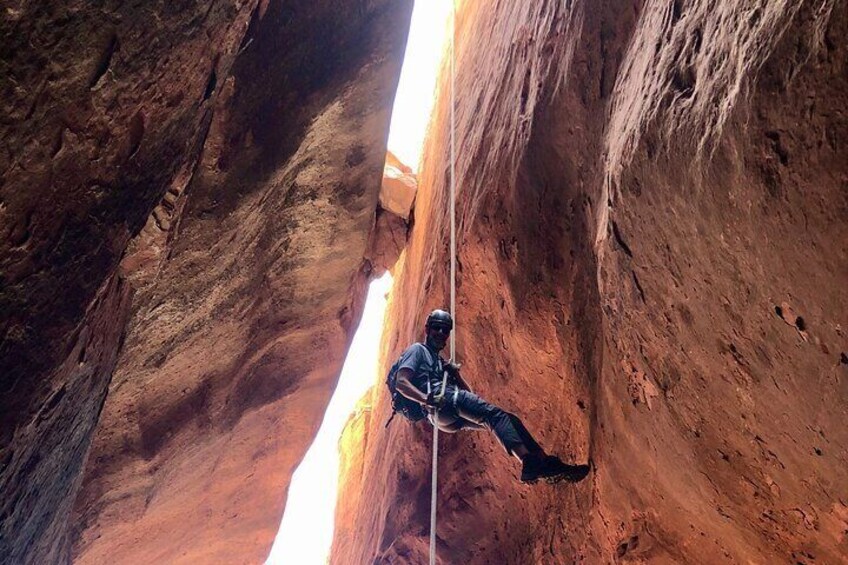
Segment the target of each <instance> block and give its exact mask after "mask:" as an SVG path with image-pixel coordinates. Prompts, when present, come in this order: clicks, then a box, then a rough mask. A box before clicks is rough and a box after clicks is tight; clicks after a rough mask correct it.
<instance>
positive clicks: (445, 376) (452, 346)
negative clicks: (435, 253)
mask: <svg viewBox="0 0 848 565" xmlns="http://www.w3.org/2000/svg"><path fill="white" fill-rule="evenodd" d="M451 9H452V12H451V44H450V80H451V85H450V231H451V233H450V314H451V316H452V317H453V331H452V332H451V334H450V360H451V361H453V360H454V359H455V355H456V151H455V139H454V135H455V134H454V130H455V127H454V120H455V115H454V112H455V106H456V96H455V87H456V73H455V69H454V65H455V56H456V53H455V46H456V1H455V0H451ZM447 380H448V374H447V371H445V370H444V369H443V370H442V389H441V391H440V393H441V396H444V395H445V393H446V392H447ZM438 421H439V409H438V408H437V409H436V410H435V411H434V414H433V476H432V483H431V484H432V491H431V496H430V565H436V502H437V499H438V491H439V489H438V470H439V427H438V425H437V422H438Z"/></svg>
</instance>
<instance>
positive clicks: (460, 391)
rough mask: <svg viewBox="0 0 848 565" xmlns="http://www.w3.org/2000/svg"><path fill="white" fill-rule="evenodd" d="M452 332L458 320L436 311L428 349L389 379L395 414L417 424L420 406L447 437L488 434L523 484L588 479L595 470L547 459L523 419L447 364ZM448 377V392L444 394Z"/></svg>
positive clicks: (414, 350) (416, 350)
mask: <svg viewBox="0 0 848 565" xmlns="http://www.w3.org/2000/svg"><path fill="white" fill-rule="evenodd" d="M451 330H453V318H451V315H450V314H449V313H447V312H445V311H444V310H433V312H431V313H430V315H429V316H427V322H426V324H425V335H426V338H425V341H424V343H414V344H412V345H410V346H409V347H408V348H407V349H406V351H404V353H403V355H401V357H400V359H399V360H398V362H397V363H396V364H395V366H394V367H392V372H390V374H389V388H390V389H391V390H392V392H393V395H394V398H393V406H395V410H396V411H399V412H403V413H404V415H405V416H407V418H409V419H412V420H416V419H418V418H417V417H415V416H414V415H413V417H410V415H409V414H408V412H409V413H413V414H414V413H416V409H419V406H420V409H419V410H421V412H420V414H421V416H420V417H421V418H422V419H423V417H424V414H425V413H426V417H427V418H428V420H429V421H430V423H432V424H433V425H435V426H438V428H439V430H440V431H443V432H447V433H454V432H457V431H459V430H469V429H470V430H477V429H483V428H486V429H488V430H489V431H491V432H493V433H494V434H495V436H496V437H497V438H498V441H499V442H500V443H501V445H503V447H504V449H506V451H507V453H509V454H510V455H513V456H514V457H516V458H518V459H519V460H520V461H521V464H522V465H521V482H524V483H535V482H537V481H538V480H540V479H544V480H546V481H547V482H551V483H553V482H558V481H560V480H566V481H571V482H577V481H580V480H582V479H583V478H585V477H586V475H587V474H588V473H589V465H567V464H565V463H563V462H562V461H561V460H560V459H559V458H558V457H555V456H553V455H547V454H546V453H545V451H544V450H543V449H542V448H541V447H540V446H539V444H538V443H536V441H535V440H534V439H533V437H532V436H531V435H530V432H528V431H527V429H526V428H525V427H524V425H523V424H522V422H521V420H520V419H519V418H518V417H517V416H515V415H514V414H510V413H509V412H506V411H504V410H502V409H501V408H499V407H497V406H494V405H492V404H489V403H488V402H486V401H485V400H483V399H482V398H480V397H479V396H477V395H476V394H474V393H473V392H472V391H471V389H470V387H469V386H468V385H467V384H466V383H465V381H464V380H463V379H462V376H461V375H460V373H459V366H458V365H456V364H454V363H448V362H447V361H445V360H444V359H442V358H441V356H440V355H439V352H440V351H441V350H442V349H444V348H445V345H446V344H447V341H448V337H449V336H450V333H451ZM445 371H446V372H447V374H448V378H447V386H446V387H445V391H444V394H442V390H441V388H442V381H443V376H444V372H445ZM397 395H401V396H402V397H403V398H398V396H397ZM409 401H411V402H412V403H415V404H413V405H412V406H411V408H413V410H409V408H407V407H398V406H397V405H398V404H406V405H407V406H408V405H409ZM416 405H417V406H416Z"/></svg>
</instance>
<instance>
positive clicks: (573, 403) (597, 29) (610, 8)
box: [332, 1, 848, 565]
mask: <svg viewBox="0 0 848 565" xmlns="http://www.w3.org/2000/svg"><path fill="white" fill-rule="evenodd" d="M846 25H848V7H846V5H845V3H839V2H828V1H825V2H795V3H784V2H769V3H758V4H757V5H753V4H752V3H749V2H741V1H728V2H723V3H720V5H715V4H714V3H708V2H699V1H692V2H601V3H598V2H582V1H575V2H553V1H551V2H526V3H524V2H493V3H484V2H467V3H464V5H463V9H462V11H461V13H460V18H459V23H458V37H459V38H460V39H459V45H458V71H457V72H458V74H457V89H458V90H457V95H456V104H457V107H456V112H457V130H456V136H457V140H458V150H457V155H458V161H457V171H458V179H459V181H460V182H459V187H460V188H459V194H458V202H459V204H458V206H459V207H458V216H459V218H460V220H461V222H460V239H459V256H458V262H459V273H458V290H457V293H458V297H457V301H458V303H457V311H456V320H457V324H458V329H457V341H458V359H459V361H462V362H463V372H464V374H465V376H466V379H467V380H469V381H470V382H471V384H472V386H474V387H475V389H477V390H478V392H480V393H481V394H482V395H483V396H484V397H486V398H488V399H490V400H492V401H493V402H496V403H498V404H499V405H501V406H503V407H504V408H506V409H508V410H511V411H514V412H516V413H517V414H519V415H520V416H521V417H522V418H523V419H524V420H525V422H526V424H527V426H528V428H529V429H530V430H531V431H532V432H533V433H535V434H536V435H537V436H538V438H539V440H540V443H542V445H543V446H544V447H546V448H547V449H548V450H549V451H551V452H554V453H557V454H560V455H561V456H563V457H564V458H566V459H569V460H577V461H584V460H586V459H588V458H591V460H592V461H593V463H594V466H595V470H594V472H593V473H592V474H590V476H589V478H587V479H586V480H585V481H583V482H582V483H580V484H577V485H573V486H569V485H560V486H557V487H553V486H549V485H538V486H525V485H522V484H520V483H519V482H518V481H517V475H518V472H519V465H518V463H517V462H514V461H510V460H508V459H507V457H506V455H505V454H504V453H503V451H502V450H501V449H500V447H499V446H497V445H496V443H495V441H494V439H493V438H492V437H491V436H490V435H489V434H487V433H485V432H482V433H467V434H460V435H455V436H448V437H445V436H444V435H443V436H441V437H442V442H443V443H442V452H441V457H440V484H439V491H440V498H439V511H438V512H439V514H438V516H439V523H438V528H437V534H438V553H439V557H440V560H441V562H443V563H515V564H524V563H546V564H547V563H570V562H581V563H582V562H585V563H613V562H656V563H726V562H751V563H773V562H793V563H795V562H798V563H812V562H827V563H831V562H832V563H836V562H841V561H843V560H844V556H845V555H846V554H848V534H846V532H848V515H846V514H847V512H846V509H848V499H846V493H848V451H847V450H848V428H846V426H845V425H844V420H845V414H846V411H848V400H846V399H848V389H846V382H848V381H846V379H848V357H846V353H845V351H846V348H848V340H846V334H845V331H846V329H845V324H846V322H845V320H846V319H847V318H848V298H846V294H845V292H844V286H845V281H846V280H848V257H846V246H845V242H846V241H848V224H846V222H845V219H844V218H845V214H846V212H848V201H846V188H848V159H846V158H845V157H846V151H845V147H846V145H845V144H846V139H848V112H847V110H848V102H846V94H845V93H846V92H848V67H846V65H848V52H846V45H845V43H844V41H841V39H840V38H842V37H844V36H845V34H846V33H847V32H848V28H846ZM446 80H447V79H446V77H443V87H442V89H441V93H442V96H441V98H440V100H439V104H438V106H437V112H438V113H437V116H436V118H435V119H436V122H435V125H434V126H433V127H432V128H431V131H432V132H433V134H432V137H431V139H430V140H429V141H428V144H427V149H426V150H425V160H424V166H423V168H422V171H421V175H420V179H419V180H420V186H419V193H418V196H417V198H416V207H415V224H414V226H413V228H412V230H411V233H410V243H409V246H408V248H407V250H406V252H405V254H404V258H403V260H402V263H401V264H400V265H398V266H397V267H396V269H395V281H396V282H395V289H394V291H393V296H394V298H393V302H392V304H391V305H390V313H389V315H388V320H389V323H390V326H389V328H388V329H387V331H386V334H385V338H384V339H385V341H384V344H383V348H384V351H385V356H384V361H385V362H387V363H389V362H391V361H392V360H393V359H394V358H395V357H396V355H397V354H398V352H399V351H400V350H401V349H402V348H404V347H405V346H406V345H407V344H408V343H409V342H411V341H413V340H416V339H420V332H421V329H422V324H423V320H424V317H425V316H426V313H427V312H428V311H429V310H430V309H431V308H433V307H436V306H444V305H446V304H447V302H448V300H447V288H448V281H447V273H448V257H447V255H446V250H447V248H448V246H447V234H448V232H447V230H446V226H447V222H448V219H447V210H448V207H447V187H446V185H445V180H446V177H445V174H444V171H445V170H447V168H448V164H447V161H446V159H447V156H448V154H449V150H448V146H447V139H448V130H447V127H448V124H447V115H448V107H449V106H448V104H449V100H448V97H447V94H448V91H447V88H446V86H445V85H444V82H445V81H446ZM368 404H370V405H372V406H373V408H372V411H371V412H370V413H363V414H360V415H359V416H357V417H356V418H355V419H354V420H352V423H351V425H350V428H349V429H348V430H347V431H346V433H345V436H344V438H343V441H342V447H343V450H344V451H343V461H344V464H343V469H342V477H341V485H342V491H341V492H340V495H339V506H338V510H337V515H336V518H337V523H336V535H335V540H334V545H333V556H332V562H333V563H338V564H340V565H342V564H344V565H347V564H351V563H393V564H396V563H415V564H417V563H426V562H427V549H428V539H427V536H428V529H429V495H430V482H429V477H430V437H431V432H430V429H429V427H428V426H427V425H424V424H418V425H411V424H408V423H406V422H403V421H400V422H398V421H397V420H396V421H395V422H394V423H393V424H392V425H391V426H390V427H389V428H388V429H384V428H383V424H384V421H385V417H387V416H388V414H389V411H390V407H389V402H388V398H387V395H386V393H385V390H384V387H378V389H376V390H375V391H374V394H373V397H372V398H371V399H369V401H368ZM359 437H361V440H360V441H358V442H357V441H354V440H355V439H356V438H359Z"/></svg>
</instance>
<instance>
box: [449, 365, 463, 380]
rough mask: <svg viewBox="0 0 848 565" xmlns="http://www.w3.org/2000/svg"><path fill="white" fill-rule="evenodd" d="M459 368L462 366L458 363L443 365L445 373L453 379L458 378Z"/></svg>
mask: <svg viewBox="0 0 848 565" xmlns="http://www.w3.org/2000/svg"><path fill="white" fill-rule="evenodd" d="M460 367H462V365H460V364H459V363H454V362H452V361H451V362H450V363H446V364H445V371H447V372H448V374H449V375H450V376H452V377H453V378H459V368H460Z"/></svg>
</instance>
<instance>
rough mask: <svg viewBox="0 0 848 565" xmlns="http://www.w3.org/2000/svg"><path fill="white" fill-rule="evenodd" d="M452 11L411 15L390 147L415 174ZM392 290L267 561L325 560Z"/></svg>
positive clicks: (440, 7)
mask: <svg viewBox="0 0 848 565" xmlns="http://www.w3.org/2000/svg"><path fill="white" fill-rule="evenodd" d="M450 14H451V4H450V0H426V1H423V0H419V1H417V2H416V3H415V8H414V10H413V13H412V21H411V24H410V30H409V39H408V41H407V45H406V53H405V55H404V62H403V70H402V71H401V75H400V82H399V84H398V90H397V95H396V96H395V103H394V108H393V110H392V122H391V127H390V130H389V140H388V149H389V151H391V152H392V153H394V154H395V156H397V157H398V158H399V159H400V160H401V162H403V163H404V164H405V165H408V166H409V167H411V168H412V169H413V170H414V171H415V172H417V171H418V165H419V161H420V158H421V148H422V145H423V143H424V137H425V135H426V133H427V125H428V123H429V121H430V114H431V113H432V111H433V103H434V101H435V88H436V79H437V76H438V72H439V67H440V64H441V61H442V56H443V53H444V52H445V48H446V47H447V46H448V45H447V43H446V42H447V41H448V39H449V36H448V33H447V32H448V29H449V28H448V26H449V24H450V20H449V17H450ZM390 288H391V277H390V276H389V275H388V274H386V275H384V276H383V277H382V278H381V279H379V280H377V281H374V282H373V283H371V286H370V288H369V290H368V298H367V300H366V303H365V311H364V312H363V315H362V321H361V322H360V325H359V328H358V329H357V330H356V335H355V336H354V338H353V343H352V344H351V347H350V351H349V352H348V356H347V360H346V361H345V365H344V367H343V368H342V372H341V376H340V377H339V383H338V385H337V387H336V390H335V392H334V393H333V397H332V399H331V400H330V403H329V405H328V406H327V411H326V413H325V415H324V421H323V422H322V424H321V428H320V429H319V430H318V435H317V436H316V437H315V441H314V443H313V444H312V446H311V447H310V448H309V451H307V453H306V456H305V457H304V458H303V461H302V462H301V464H300V466H299V467H298V468H297V470H296V471H295V472H294V474H293V475H292V479H291V484H290V485H289V494H288V500H287V501H286V510H285V514H284V515H283V520H282V522H281V524H280V530H279V532H278V533H277V538H276V539H275V540H274V546H273V547H272V548H271V553H270V555H269V556H268V560H267V562H266V563H268V564H270V565H278V564H279V565H282V564H286V565H288V564H293V563H296V564H297V565H324V564H325V563H326V562H327V559H328V556H329V552H330V545H331V543H332V539H333V518H334V514H335V507H336V496H337V494H336V491H337V488H338V473H339V452H338V442H339V438H340V436H341V433H342V430H343V428H344V424H345V422H346V421H347V418H348V416H349V415H350V414H351V412H352V411H353V409H354V407H355V406H356V402H357V401H358V400H359V399H360V398H362V395H363V394H365V392H366V391H367V390H368V388H369V387H370V386H372V385H373V384H374V383H375V382H377V376H378V375H377V370H378V365H377V363H378V354H379V346H380V338H381V336H382V331H383V316H384V312H385V308H386V294H387V293H388V291H389V289H390Z"/></svg>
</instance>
